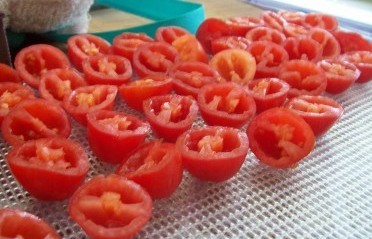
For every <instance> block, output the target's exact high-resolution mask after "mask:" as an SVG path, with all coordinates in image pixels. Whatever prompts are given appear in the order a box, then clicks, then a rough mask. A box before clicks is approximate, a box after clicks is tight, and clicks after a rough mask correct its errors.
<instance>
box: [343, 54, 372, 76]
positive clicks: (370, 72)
mask: <svg viewBox="0 0 372 239" xmlns="http://www.w3.org/2000/svg"><path fill="white" fill-rule="evenodd" d="M340 59H342V60H346V61H349V62H351V63H352V64H354V65H355V66H356V67H357V68H358V69H359V70H360V76H359V78H358V80H357V81H356V82H357V83H366V82H369V81H370V80H371V79H372V52H371V51H350V52H346V53H344V54H342V55H341V56H340Z"/></svg>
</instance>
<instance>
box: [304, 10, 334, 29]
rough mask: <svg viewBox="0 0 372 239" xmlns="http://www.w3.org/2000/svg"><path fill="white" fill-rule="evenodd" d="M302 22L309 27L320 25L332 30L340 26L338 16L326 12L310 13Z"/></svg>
mask: <svg viewBox="0 0 372 239" xmlns="http://www.w3.org/2000/svg"><path fill="white" fill-rule="evenodd" d="M302 24H303V25H304V26H307V27H309V28H313V27H320V28H323V29H325V30H327V31H330V32H332V31H335V30H336V29H337V28H338V21H337V19H336V17H334V16H332V15H329V14H324V13H308V14H306V15H305V16H304V18H303V23H302Z"/></svg>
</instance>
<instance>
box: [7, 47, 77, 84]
mask: <svg viewBox="0 0 372 239" xmlns="http://www.w3.org/2000/svg"><path fill="white" fill-rule="evenodd" d="M69 66H70V63H69V61H68V58H67V56H66V55H65V54H64V53H63V52H62V51H61V50H59V49H58V48H56V47H54V46H51V45H46V44H36V45H31V46H28V47H25V48H23V49H22V50H20V51H19V52H18V53H17V55H16V57H15V61H14V67H15V69H16V71H17V72H18V74H19V76H20V78H21V79H22V80H23V81H24V82H26V83H27V84H28V85H30V86H32V87H33V88H38V87H39V82H40V77H41V75H42V74H44V73H45V72H47V71H49V70H52V69H56V68H68V67H69Z"/></svg>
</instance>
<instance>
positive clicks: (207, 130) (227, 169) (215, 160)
mask: <svg viewBox="0 0 372 239" xmlns="http://www.w3.org/2000/svg"><path fill="white" fill-rule="evenodd" d="M248 145H249V144H248V137H247V135H246V134H245V133H244V132H241V131H239V130H238V129H234V128H229V127H219V126H207V127H202V128H193V129H190V130H188V131H186V132H185V133H184V134H182V135H181V136H180V137H179V138H178V140H177V148H178V150H179V152H180V153H181V155H182V160H183V163H184V166H185V168H186V169H187V170H188V171H189V172H190V173H191V174H192V175H193V176H195V177H197V178H199V179H201V180H206V181H212V182H222V181H225V180H228V179H230V178H231V177H233V176H234V175H235V174H236V173H237V172H238V171H239V169H240V167H241V166H242V164H243V162H244V160H245V157H246V155H247V153H248V149H249V147H248Z"/></svg>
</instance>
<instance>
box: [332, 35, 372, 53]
mask: <svg viewBox="0 0 372 239" xmlns="http://www.w3.org/2000/svg"><path fill="white" fill-rule="evenodd" d="M333 35H334V36H335V37H336V39H337V41H338V43H339V44H340V47H341V53H345V52H348V51H372V45H371V43H370V42H369V41H368V40H367V39H366V38H364V37H363V36H362V35H360V34H359V33H357V32H347V31H342V30H337V31H335V32H333Z"/></svg>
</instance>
